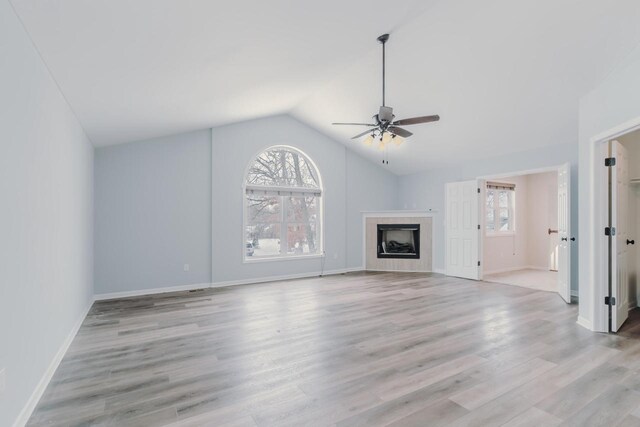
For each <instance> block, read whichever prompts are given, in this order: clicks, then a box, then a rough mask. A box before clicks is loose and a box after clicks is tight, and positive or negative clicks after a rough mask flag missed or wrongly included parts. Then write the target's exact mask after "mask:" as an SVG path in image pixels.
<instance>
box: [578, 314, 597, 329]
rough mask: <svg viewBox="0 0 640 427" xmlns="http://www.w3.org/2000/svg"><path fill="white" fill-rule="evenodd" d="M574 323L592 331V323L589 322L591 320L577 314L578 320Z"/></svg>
mask: <svg viewBox="0 0 640 427" xmlns="http://www.w3.org/2000/svg"><path fill="white" fill-rule="evenodd" d="M576 323H577V324H578V325H580V326H582V327H583V328H586V329H588V330H590V331H593V325H592V324H591V322H590V321H589V320H587V319H585V318H584V317H582V316H578V320H577V321H576Z"/></svg>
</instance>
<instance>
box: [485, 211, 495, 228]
mask: <svg viewBox="0 0 640 427" xmlns="http://www.w3.org/2000/svg"><path fill="white" fill-rule="evenodd" d="M486 222H487V223H486V228H487V230H488V231H495V229H496V223H495V210H494V209H487V221H486Z"/></svg>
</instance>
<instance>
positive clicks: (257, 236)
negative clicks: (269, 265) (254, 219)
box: [246, 224, 280, 257]
mask: <svg viewBox="0 0 640 427" xmlns="http://www.w3.org/2000/svg"><path fill="white" fill-rule="evenodd" d="M246 240H247V242H246V246H247V251H246V255H247V256H252V257H265V256H276V255H280V224H258V225H248V226H247V229H246ZM252 249H253V253H252Z"/></svg>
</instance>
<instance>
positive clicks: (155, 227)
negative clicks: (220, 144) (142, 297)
mask: <svg viewBox="0 0 640 427" xmlns="http://www.w3.org/2000/svg"><path fill="white" fill-rule="evenodd" d="M95 209H96V212H95V227H96V230H95V257H96V259H95V275H94V278H95V284H94V286H95V292H96V294H103V293H112V292H127V291H133V290H143V289H155V288H163V287H167V286H177V285H186V284H197V283H210V282H211V132H210V131H209V130H201V131H197V132H190V133H185V134H181V135H173V136H166V137H162V138H156V139H153V140H150V141H141V142H134V143H129V144H123V145H114V146H109V147H104V148H97V149H96V154H95ZM185 264H189V271H184V265H185Z"/></svg>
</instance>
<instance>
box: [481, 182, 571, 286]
mask: <svg viewBox="0 0 640 427" xmlns="http://www.w3.org/2000/svg"><path fill="white" fill-rule="evenodd" d="M481 194H484V197H483V202H484V203H483V202H482V201H481V215H482V217H483V218H484V229H483V230H482V233H481V234H482V236H481V238H482V247H483V251H482V260H481V267H482V276H483V280H484V281H487V282H496V283H503V284H506V285H515V286H521V287H526V288H531V289H536V290H542V291H548V292H558V255H559V245H560V237H559V234H558V173H557V171H548V172H539V173H531V174H522V175H514V176H508V177H502V178H490V179H487V181H486V184H485V188H484V191H483V192H482V193H481Z"/></svg>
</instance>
